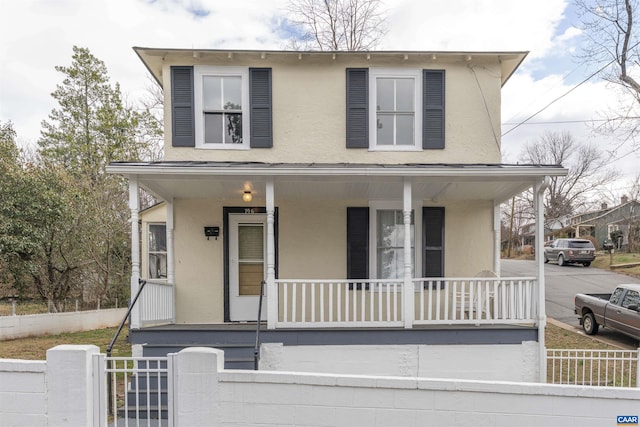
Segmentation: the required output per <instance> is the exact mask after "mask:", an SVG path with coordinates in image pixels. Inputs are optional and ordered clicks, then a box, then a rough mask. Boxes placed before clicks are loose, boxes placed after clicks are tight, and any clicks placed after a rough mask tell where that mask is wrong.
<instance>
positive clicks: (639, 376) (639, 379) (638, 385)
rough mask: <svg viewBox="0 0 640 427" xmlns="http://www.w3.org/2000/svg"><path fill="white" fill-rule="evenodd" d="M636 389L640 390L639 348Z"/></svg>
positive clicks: (639, 350)
mask: <svg viewBox="0 0 640 427" xmlns="http://www.w3.org/2000/svg"><path fill="white" fill-rule="evenodd" d="M636 388H640V348H638V357H637V358H636Z"/></svg>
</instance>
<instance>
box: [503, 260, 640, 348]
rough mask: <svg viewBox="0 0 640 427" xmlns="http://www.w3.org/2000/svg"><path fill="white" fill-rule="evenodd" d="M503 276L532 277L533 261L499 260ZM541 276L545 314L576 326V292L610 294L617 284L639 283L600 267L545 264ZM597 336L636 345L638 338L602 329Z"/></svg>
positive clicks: (534, 269) (626, 344)
mask: <svg viewBox="0 0 640 427" xmlns="http://www.w3.org/2000/svg"><path fill="white" fill-rule="evenodd" d="M501 265H502V275H503V276H525V275H526V276H529V275H530V276H535V274H536V264H535V262H534V261H525V260H511V259H503V260H501ZM544 277H545V284H546V298H545V301H546V311H547V317H550V318H552V319H555V320H558V321H560V322H563V323H566V324H568V325H571V326H575V327H576V328H578V327H579V325H580V323H579V321H578V317H577V316H576V315H575V314H574V313H573V297H574V296H575V294H577V293H587V294H589V293H610V292H611V291H613V289H614V288H615V287H616V286H617V285H619V284H620V283H640V280H638V279H635V278H633V277H629V276H625V275H623V274H616V273H611V272H608V271H605V270H601V269H599V268H592V267H583V266H581V265H567V266H563V267H559V266H558V265H556V264H552V263H549V264H545V266H544ZM598 335H601V336H602V337H603V338H611V339H613V340H615V341H618V342H619V343H620V344H623V345H625V346H631V347H632V348H638V346H639V345H640V343H638V341H637V340H633V339H631V338H628V337H626V336H625V335H622V334H619V333H617V332H615V331H611V330H608V329H607V328H601V329H600V332H598Z"/></svg>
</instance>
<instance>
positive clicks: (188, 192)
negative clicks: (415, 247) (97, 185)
mask: <svg viewBox="0 0 640 427" xmlns="http://www.w3.org/2000/svg"><path fill="white" fill-rule="evenodd" d="M107 172H109V173H114V174H120V175H124V176H127V177H129V178H132V177H135V178H137V179H138V182H139V184H140V185H141V186H142V187H143V188H145V189H147V190H148V191H151V192H152V193H154V194H156V195H157V196H159V197H161V198H163V199H165V200H169V199H171V198H202V197H220V198H234V197H238V198H239V197H241V196H242V194H243V192H244V191H246V190H249V191H251V192H252V194H253V197H254V200H256V201H260V200H261V199H263V198H264V195H265V191H264V187H265V183H266V182H267V181H268V180H273V181H274V184H275V187H276V194H277V196H276V197H277V198H278V197H295V198H297V199H305V198H308V199H311V198H313V199H318V198H321V199H322V198H324V199H331V198H366V199H380V200H393V199H401V198H402V185H403V181H404V180H405V179H409V180H410V181H411V182H412V193H413V198H414V199H422V200H431V201H434V202H437V201H441V200H492V201H494V202H497V203H499V202H503V201H505V200H507V199H509V198H510V197H512V196H514V195H517V194H519V193H521V192H523V191H525V190H527V189H528V188H530V187H532V186H533V185H534V184H535V183H537V182H540V181H542V180H544V178H545V177H547V176H563V175H566V174H567V170H566V169H564V168H562V167H561V166H559V165H536V164H531V165H513V164H452V163H448V164H420V163H410V164H371V163H262V162H209V161H206V162H205V161H160V162H112V163H111V164H110V165H109V166H108V167H107Z"/></svg>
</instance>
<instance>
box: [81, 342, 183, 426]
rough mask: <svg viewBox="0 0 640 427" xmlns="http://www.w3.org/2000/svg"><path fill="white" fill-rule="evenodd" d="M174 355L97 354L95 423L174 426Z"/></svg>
mask: <svg viewBox="0 0 640 427" xmlns="http://www.w3.org/2000/svg"><path fill="white" fill-rule="evenodd" d="M171 367H172V363H171V358H167V357H106V356H105V355H104V354H97V355H95V356H94V373H95V374H94V375H95V376H96V378H94V384H95V385H94V387H96V389H95V390H94V396H96V399H97V400H98V401H97V402H95V404H96V405H95V407H96V408H98V410H97V411H95V413H94V415H93V417H94V419H93V422H94V426H100V427H118V426H124V427H129V426H132V427H133V426H135V427H151V426H158V427H173V381H172V375H171V372H172V369H171Z"/></svg>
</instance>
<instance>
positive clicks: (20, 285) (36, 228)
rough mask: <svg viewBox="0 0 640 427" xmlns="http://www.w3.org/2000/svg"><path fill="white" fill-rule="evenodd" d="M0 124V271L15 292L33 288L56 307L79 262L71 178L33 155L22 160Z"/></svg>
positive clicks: (69, 291) (29, 291)
mask: <svg viewBox="0 0 640 427" xmlns="http://www.w3.org/2000/svg"><path fill="white" fill-rule="evenodd" d="M0 128H1V129H2V130H1V131H0V154H2V156H1V157H0V159H1V160H0V199H1V200H2V203H1V204H0V265H1V266H2V269H1V270H0V275H1V277H2V279H3V280H4V281H5V282H7V283H10V284H11V286H12V287H13V289H14V290H15V292H16V293H17V294H18V295H19V296H25V295H32V294H33V293H34V292H35V293H37V294H38V295H40V296H41V297H42V298H44V299H46V300H47V301H48V302H50V307H52V308H53V309H54V310H60V309H61V308H62V307H61V304H62V301H63V300H64V299H65V298H67V297H69V295H71V294H72V293H73V291H74V286H75V283H76V282H75V280H74V279H75V277H76V275H77V273H78V269H79V267H80V263H81V262H82V261H81V260H82V257H80V256H79V253H78V251H79V248H78V247H77V246H76V245H75V240H77V237H78V228H77V223H78V221H77V218H78V217H79V215H78V214H79V211H78V210H77V200H78V197H77V196H78V195H77V194H76V193H75V191H74V180H73V179H71V178H70V177H69V176H68V174H67V173H66V171H65V170H64V169H62V168H59V167H56V166H54V165H52V164H47V163H45V162H42V161H41V159H39V158H37V157H34V158H32V159H30V160H28V161H27V160H25V159H24V157H23V156H22V155H21V154H22V153H21V152H20V150H19V149H18V148H17V146H16V144H15V136H16V135H15V132H14V131H13V129H12V127H11V124H10V123H9V124H8V125H2V126H0Z"/></svg>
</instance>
